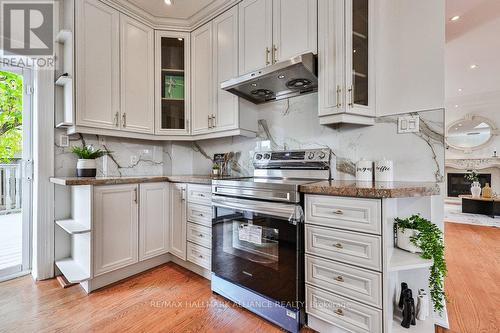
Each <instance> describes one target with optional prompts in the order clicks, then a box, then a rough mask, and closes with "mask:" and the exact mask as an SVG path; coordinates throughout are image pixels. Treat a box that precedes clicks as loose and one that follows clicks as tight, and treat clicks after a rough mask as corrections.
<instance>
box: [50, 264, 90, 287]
mask: <svg viewBox="0 0 500 333" xmlns="http://www.w3.org/2000/svg"><path fill="white" fill-rule="evenodd" d="M56 265H57V267H58V268H59V270H60V271H61V273H63V275H64V277H65V278H66V280H68V281H69V282H70V283H80V282H82V281H86V280H88V279H90V274H89V273H88V272H86V271H85V270H84V269H83V268H82V267H81V266H80V264H78V262H76V261H75V260H73V258H64V259H61V260H58V261H56Z"/></svg>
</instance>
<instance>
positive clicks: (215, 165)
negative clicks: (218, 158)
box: [212, 163, 220, 170]
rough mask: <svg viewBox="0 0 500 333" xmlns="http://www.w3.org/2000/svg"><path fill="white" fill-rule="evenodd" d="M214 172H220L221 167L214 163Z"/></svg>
mask: <svg viewBox="0 0 500 333" xmlns="http://www.w3.org/2000/svg"><path fill="white" fill-rule="evenodd" d="M212 170H220V165H218V164H217V163H214V164H213V165H212Z"/></svg>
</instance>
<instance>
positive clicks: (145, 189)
mask: <svg viewBox="0 0 500 333" xmlns="http://www.w3.org/2000/svg"><path fill="white" fill-rule="evenodd" d="M139 188H140V191H139V260H146V259H149V258H152V257H155V256H158V255H160V254H164V253H167V252H168V251H169V237H170V236H169V228H170V223H169V221H170V209H169V207H170V188H169V183H149V184H148V183H145V184H140V185H139Z"/></svg>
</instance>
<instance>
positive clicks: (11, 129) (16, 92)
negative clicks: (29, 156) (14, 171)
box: [0, 71, 23, 163]
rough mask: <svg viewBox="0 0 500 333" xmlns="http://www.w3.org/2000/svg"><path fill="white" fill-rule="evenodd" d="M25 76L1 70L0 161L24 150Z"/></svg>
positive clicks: (7, 159) (6, 160) (6, 161)
mask: <svg viewBox="0 0 500 333" xmlns="http://www.w3.org/2000/svg"><path fill="white" fill-rule="evenodd" d="M22 125H23V77H22V76H21V75H18V74H15V73H11V72H5V71H0V162H4V163H9V161H10V159H12V158H13V157H14V156H15V155H16V154H17V153H19V152H20V151H21V150H22V139H23V134H22Z"/></svg>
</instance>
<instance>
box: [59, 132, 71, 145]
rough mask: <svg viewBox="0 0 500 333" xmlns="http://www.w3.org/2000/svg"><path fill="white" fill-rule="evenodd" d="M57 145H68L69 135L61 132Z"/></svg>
mask: <svg viewBox="0 0 500 333" xmlns="http://www.w3.org/2000/svg"><path fill="white" fill-rule="evenodd" d="M59 146H61V147H69V136H67V135H64V134H61V136H59Z"/></svg>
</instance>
